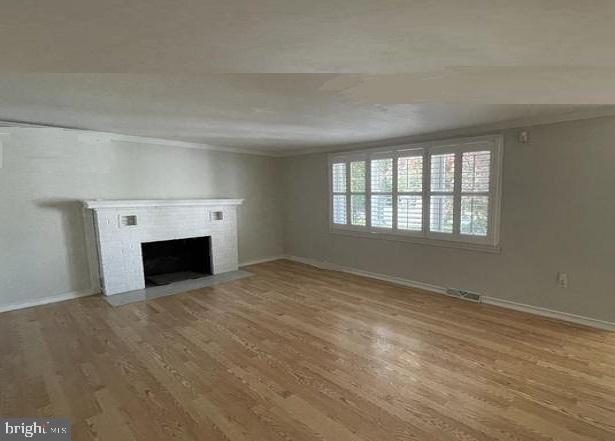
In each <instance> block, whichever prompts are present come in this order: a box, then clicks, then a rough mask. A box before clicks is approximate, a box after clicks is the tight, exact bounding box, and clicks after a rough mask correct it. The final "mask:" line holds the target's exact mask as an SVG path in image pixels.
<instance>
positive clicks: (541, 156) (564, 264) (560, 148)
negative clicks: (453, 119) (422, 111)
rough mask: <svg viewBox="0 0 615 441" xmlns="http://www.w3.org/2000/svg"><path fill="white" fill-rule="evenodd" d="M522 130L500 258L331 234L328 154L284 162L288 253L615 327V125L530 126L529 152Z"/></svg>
mask: <svg viewBox="0 0 615 441" xmlns="http://www.w3.org/2000/svg"><path fill="white" fill-rule="evenodd" d="M516 132H517V131H506V132H505V148H504V169H503V196H502V223H501V245H502V252H501V254H489V253H483V252H476V251H467V250H460V249H453V248H441V247H434V246H424V245H415V244H410V243H404V242H396V241H384V240H377V239H366V238H360V237H349V236H343V235H339V234H333V233H331V232H330V231H329V226H328V221H327V213H328V208H327V207H328V206H327V198H328V196H327V194H328V193H327V192H328V188H327V155H326V154H313V155H306V156H296V157H292V158H286V159H284V165H285V166H284V173H285V187H286V189H287V193H286V201H285V213H286V221H285V249H286V253H287V254H290V255H294V256H299V257H306V258H312V259H317V260H321V261H325V262H330V263H335V264H338V265H343V266H348V267H352V268H355V269H360V270H365V271H370V272H375V273H382V274H386V275H392V276H397V277H402V278H405V279H410V280H414V281H420V282H425V283H430V284H434V285H439V286H445V287H457V288H463V289H468V290H472V291H476V292H478V293H481V294H484V295H489V296H492V297H497V298H501V299H506V300H511V301H515V302H519V303H525V304H529V305H533V306H539V307H545V308H549V309H553V310H558V311H562V312H568V313H573V314H579V315H584V316H588V317H593V318H597V319H602V320H607V321H615V232H614V230H613V228H614V227H615V198H614V197H613V191H614V190H615V118H613V117H609V118H600V119H592V120H584V121H574V122H568V123H560V124H552V125H545V126H537V127H532V128H530V143H529V144H519V143H517V142H516V135H515V134H516ZM472 134H478V133H472ZM558 271H563V272H567V273H568V276H569V279H570V280H569V283H570V285H569V288H568V289H562V288H559V287H558V286H557V285H556V274H557V272H558Z"/></svg>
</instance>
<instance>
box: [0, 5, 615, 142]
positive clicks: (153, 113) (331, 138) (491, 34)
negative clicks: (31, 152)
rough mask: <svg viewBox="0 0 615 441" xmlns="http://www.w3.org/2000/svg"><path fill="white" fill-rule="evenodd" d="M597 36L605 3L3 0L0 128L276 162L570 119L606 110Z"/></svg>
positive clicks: (608, 45) (607, 58)
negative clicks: (6, 124) (112, 137)
mask: <svg viewBox="0 0 615 441" xmlns="http://www.w3.org/2000/svg"><path fill="white" fill-rule="evenodd" d="M614 22H615V2H613V1H612V0H585V1H578V0H514V1H493V0H466V1H459V0H309V1H307V0H300V1H288V0H224V1H222V0H215V1H212V0H174V1H172V2H169V1H168V0H164V1H163V0H147V1H145V0H105V1H99V0H54V1H28V0H3V2H2V13H1V14H0V72H4V73H1V74H0V119H4V120H13V121H24V122H33V123H44V124H51V125H58V126H63V127H67V126H69V127H77V128H84V129H91V130H100V131H109V132H117V133H123V134H131V135H141V136H148V137H159V138H166V139H173V140H184V141H190V142H197V143H207V144H213V145H217V146H227V147H242V148H251V149H261V150H267V151H275V152H278V151H298V150H299V149H308V148H320V147H323V146H329V145H347V144H354V143H370V142H380V141H384V140H390V139H394V138H404V137H408V136H413V135H418V134H425V133H430V132H436V131H443V130H454V129H458V128H465V127H485V126H497V125H507V124H514V122H515V121H518V122H519V124H521V123H523V124H531V123H532V122H542V121H549V120H560V119H573V118H576V117H587V116H588V115H589V116H591V115H597V114H604V113H609V112H611V108H610V107H608V105H610V104H615V51H613V47H612V46H613V41H615V26H613V23H614ZM26 72H29V73H30V74H26ZM587 105H592V106H587ZM593 105H600V106H602V107H595V106H593Z"/></svg>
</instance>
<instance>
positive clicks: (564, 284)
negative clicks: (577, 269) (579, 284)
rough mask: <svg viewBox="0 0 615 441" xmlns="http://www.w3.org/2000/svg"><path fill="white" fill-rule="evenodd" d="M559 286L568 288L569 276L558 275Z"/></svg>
mask: <svg viewBox="0 0 615 441" xmlns="http://www.w3.org/2000/svg"><path fill="white" fill-rule="evenodd" d="M557 284H558V285H559V287H560V288H568V274H566V273H557Z"/></svg>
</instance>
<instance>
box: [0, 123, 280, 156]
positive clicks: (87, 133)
mask: <svg viewBox="0 0 615 441" xmlns="http://www.w3.org/2000/svg"><path fill="white" fill-rule="evenodd" d="M0 127H6V128H22V129H24V128H25V129H59V130H65V131H69V132H78V133H79V137H80V138H79V139H80V140H82V141H86V142H103V141H109V142H120V143H128V144H146V145H160V146H166V147H180V148H189V149H199V150H209V151H216V152H225V153H237V154H244V155H257V156H273V157H274V156H280V154H279V153H278V152H271V151H268V150H262V149H257V148H247V147H224V146H216V145H211V144H204V143H198V142H189V141H179V140H174V139H165V138H152V137H146V136H137V135H125V134H122V133H114V132H101V131H97V130H91V129H86V128H80V127H70V126H60V125H54V124H45V123H36V122H27V121H13V120H0ZM2 134H3V133H0V135H2Z"/></svg>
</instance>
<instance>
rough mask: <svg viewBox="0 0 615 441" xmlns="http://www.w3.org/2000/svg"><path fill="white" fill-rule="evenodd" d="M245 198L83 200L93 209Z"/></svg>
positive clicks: (220, 202) (186, 204)
mask: <svg viewBox="0 0 615 441" xmlns="http://www.w3.org/2000/svg"><path fill="white" fill-rule="evenodd" d="M242 203H243V199H132V200H128V199H126V200H112V199H91V200H85V201H83V206H84V207H85V208H88V209H92V210H99V209H104V208H142V207H195V206H212V205H215V206H220V205H241V204H242Z"/></svg>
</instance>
